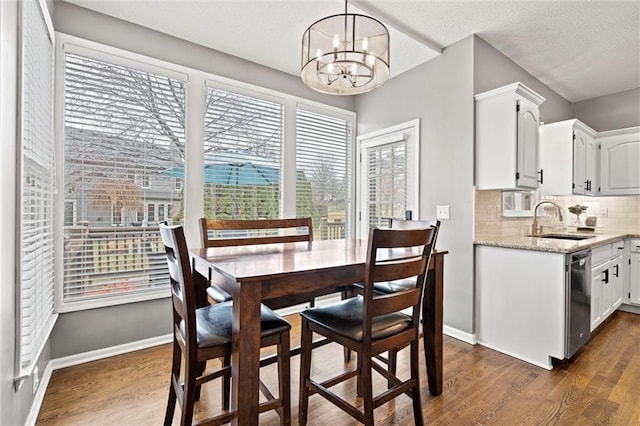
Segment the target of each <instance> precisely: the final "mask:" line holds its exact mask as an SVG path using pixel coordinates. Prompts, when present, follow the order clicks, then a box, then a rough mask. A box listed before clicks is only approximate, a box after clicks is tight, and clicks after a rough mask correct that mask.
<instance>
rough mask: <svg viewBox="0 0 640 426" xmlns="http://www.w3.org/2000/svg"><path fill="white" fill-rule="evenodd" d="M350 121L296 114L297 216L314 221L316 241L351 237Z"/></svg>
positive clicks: (301, 110)
mask: <svg viewBox="0 0 640 426" xmlns="http://www.w3.org/2000/svg"><path fill="white" fill-rule="evenodd" d="M351 132H352V123H351V120H349V119H345V118H338V117H335V116H332V115H328V114H322V113H319V112H316V111H309V110H305V109H303V108H300V107H299V108H298V109H297V111H296V178H297V179H296V215H297V216H298V217H308V216H311V217H312V218H313V227H314V238H315V239H323V240H326V239H338V238H345V237H346V236H347V235H349V234H350V233H349V227H350V217H351V214H350V198H351V197H350V188H351V182H350V179H351V140H352V135H351Z"/></svg>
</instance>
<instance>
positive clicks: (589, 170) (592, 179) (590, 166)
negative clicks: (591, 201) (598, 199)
mask: <svg viewBox="0 0 640 426" xmlns="http://www.w3.org/2000/svg"><path fill="white" fill-rule="evenodd" d="M584 164H585V166H584V177H585V182H586V188H585V191H584V193H585V195H597V194H598V186H599V185H600V178H599V177H598V142H596V140H595V138H594V137H592V136H589V135H586V137H585V158H584Z"/></svg>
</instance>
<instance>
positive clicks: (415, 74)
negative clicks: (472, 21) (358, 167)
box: [356, 36, 474, 334]
mask: <svg viewBox="0 0 640 426" xmlns="http://www.w3.org/2000/svg"><path fill="white" fill-rule="evenodd" d="M473 44H474V39H473V37H472V36H471V37H467V38H465V39H464V40H462V41H460V42H458V43H456V44H454V45H452V46H449V47H447V48H446V49H445V50H444V52H443V53H442V55H441V56H439V57H437V58H435V59H433V60H431V61H430V62H428V63H426V64H423V65H420V66H418V67H416V68H414V69H412V70H410V71H408V72H406V73H404V74H402V75H400V76H398V77H396V78H394V79H392V80H390V81H388V82H387V83H385V84H384V85H383V86H381V87H380V88H378V89H376V90H374V91H372V92H369V93H367V94H364V95H360V96H358V97H357V99H356V112H357V114H358V126H357V132H358V134H365V133H369V132H371V131H374V130H378V129H382V128H385V127H388V126H391V125H394V124H397V123H401V122H405V121H408V120H412V119H415V118H419V119H420V219H429V218H435V216H436V205H441V204H444V205H449V206H450V209H451V210H450V211H451V220H446V221H443V223H442V228H441V231H440V233H439V235H438V243H437V247H438V249H441V250H449V252H450V253H449V254H448V255H447V256H446V257H445V286H444V287H445V288H444V322H445V325H447V326H449V327H452V328H455V329H457V330H460V331H462V332H464V333H469V334H470V333H473V306H474V287H473V152H474V148H473V146H474V145H473V131H474V120H473V114H474V105H473Z"/></svg>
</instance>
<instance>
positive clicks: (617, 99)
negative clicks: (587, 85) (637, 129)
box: [571, 88, 640, 132]
mask: <svg viewBox="0 0 640 426" xmlns="http://www.w3.org/2000/svg"><path fill="white" fill-rule="evenodd" d="M571 109H572V110H573V115H574V117H575V118H578V119H580V120H581V121H583V122H585V123H587V124H588V125H589V126H591V127H592V128H593V129H594V130H596V131H598V132H604V131H606V130H615V129H624V128H626V127H634V126H640V88H638V89H633V90H627V91H624V92H619V93H613V94H611V95H606V96H600V97H598V98H593V99H588V100H586V101H582V102H576V103H574V104H572V105H571Z"/></svg>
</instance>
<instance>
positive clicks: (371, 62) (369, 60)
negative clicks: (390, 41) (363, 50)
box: [367, 55, 376, 67]
mask: <svg viewBox="0 0 640 426" xmlns="http://www.w3.org/2000/svg"><path fill="white" fill-rule="evenodd" d="M375 63H376V58H374V57H373V55H367V64H368V65H369V66H371V67H373V65H374V64H375Z"/></svg>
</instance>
